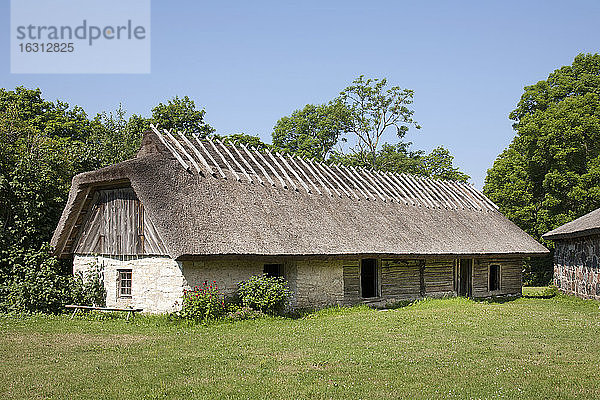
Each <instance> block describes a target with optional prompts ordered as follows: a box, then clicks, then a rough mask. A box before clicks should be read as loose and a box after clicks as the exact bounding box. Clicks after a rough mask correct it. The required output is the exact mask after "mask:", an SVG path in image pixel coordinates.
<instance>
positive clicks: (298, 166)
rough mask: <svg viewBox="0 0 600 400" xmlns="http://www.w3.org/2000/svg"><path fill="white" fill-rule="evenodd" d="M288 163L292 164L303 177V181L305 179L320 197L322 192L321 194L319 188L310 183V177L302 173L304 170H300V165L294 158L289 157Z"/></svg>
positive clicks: (304, 172)
mask: <svg viewBox="0 0 600 400" xmlns="http://www.w3.org/2000/svg"><path fill="white" fill-rule="evenodd" d="M289 162H290V163H292V164H294V167H296V169H297V170H298V171H300V173H301V174H302V176H304V179H306V181H307V182H308V183H310V185H311V186H312V187H313V188H314V189H315V191H316V192H317V193H319V194H321V195H322V194H323V192H321V189H319V187H318V186H317V185H316V184H315V183H314V182H313V181H312V179H310V177H309V176H308V174H307V173H306V171H304V168H302V167H301V166H300V164H299V163H297V162H296V160H295V158H294V156H291V157H290V158H289Z"/></svg>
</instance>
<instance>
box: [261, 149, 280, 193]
mask: <svg viewBox="0 0 600 400" xmlns="http://www.w3.org/2000/svg"><path fill="white" fill-rule="evenodd" d="M253 151H254V154H256V155H257V156H258V158H260V159H261V161H262V162H263V163H265V165H266V166H267V167H268V168H269V169H270V170H271V172H272V173H273V175H275V177H276V178H277V179H278V180H279V183H281V187H282V188H284V189H287V188H288V187H287V184H286V183H285V181H284V180H283V178H282V177H281V176H280V175H279V173H278V172H277V171H276V170H275V168H273V166H272V165H271V164H270V163H269V162H268V161H267V159H266V158H264V157H263V155H262V154H261V153H260V151H258V150H256V149H255V150H253Z"/></svg>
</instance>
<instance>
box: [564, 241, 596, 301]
mask: <svg viewBox="0 0 600 400" xmlns="http://www.w3.org/2000/svg"><path fill="white" fill-rule="evenodd" d="M599 261H600V235H595V236H586V237H581V238H574V239H567V240H560V241H557V242H556V249H555V251H554V284H555V285H556V286H557V287H558V288H559V289H560V291H561V292H563V293H565V294H570V295H575V296H578V297H581V298H584V299H596V300H600V266H599Z"/></svg>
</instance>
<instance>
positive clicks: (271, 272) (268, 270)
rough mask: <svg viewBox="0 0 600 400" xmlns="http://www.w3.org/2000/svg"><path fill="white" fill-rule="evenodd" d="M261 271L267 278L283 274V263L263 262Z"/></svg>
mask: <svg viewBox="0 0 600 400" xmlns="http://www.w3.org/2000/svg"><path fill="white" fill-rule="evenodd" d="M263 273H264V274H265V275H266V276H268V277H269V278H271V277H279V276H283V264H265V266H264V267H263Z"/></svg>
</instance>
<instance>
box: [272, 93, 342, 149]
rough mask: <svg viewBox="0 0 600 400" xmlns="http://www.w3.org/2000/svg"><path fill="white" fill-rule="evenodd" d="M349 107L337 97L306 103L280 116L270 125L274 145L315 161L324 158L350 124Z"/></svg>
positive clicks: (276, 147)
mask: <svg viewBox="0 0 600 400" xmlns="http://www.w3.org/2000/svg"><path fill="white" fill-rule="evenodd" d="M349 117H350V113H349V110H348V109H347V108H346V107H345V105H344V104H343V103H342V102H341V101H333V102H330V103H328V104H322V105H313V104H307V105H306V106H305V107H304V108H303V109H301V110H296V111H294V112H293V113H292V115H290V116H289V117H283V118H281V119H280V120H279V121H277V124H275V127H274V128H273V146H274V147H275V149H278V150H282V151H285V152H290V153H294V154H297V155H299V156H302V157H306V158H315V159H317V160H319V161H322V160H325V159H327V157H328V155H329V153H330V152H331V150H332V149H333V147H334V146H335V145H336V144H337V143H338V141H339V140H340V139H341V140H345V138H342V137H341V136H342V135H343V134H344V133H345V132H346V131H347V130H348V129H349V127H350V118H349Z"/></svg>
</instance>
